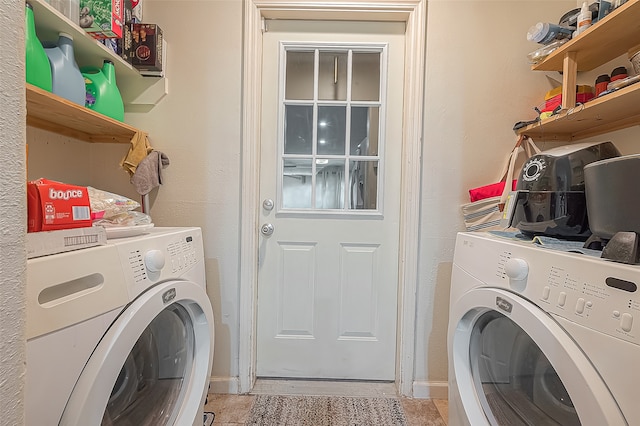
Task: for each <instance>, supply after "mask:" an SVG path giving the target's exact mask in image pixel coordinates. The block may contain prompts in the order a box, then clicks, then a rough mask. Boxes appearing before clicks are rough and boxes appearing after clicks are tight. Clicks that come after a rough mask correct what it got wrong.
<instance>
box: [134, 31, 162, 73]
mask: <svg viewBox="0 0 640 426" xmlns="http://www.w3.org/2000/svg"><path fill="white" fill-rule="evenodd" d="M131 35H132V38H133V43H132V49H133V57H132V64H133V66H134V67H135V68H137V69H138V70H146V71H162V29H161V28H160V27H159V26H158V25H156V24H136V23H133V24H131Z"/></svg>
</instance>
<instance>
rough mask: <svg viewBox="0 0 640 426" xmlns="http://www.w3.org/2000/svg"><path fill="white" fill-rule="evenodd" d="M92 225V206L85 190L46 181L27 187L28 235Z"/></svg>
mask: <svg viewBox="0 0 640 426" xmlns="http://www.w3.org/2000/svg"><path fill="white" fill-rule="evenodd" d="M91 225H92V221H91V204H90V201H89V193H88V191H87V188H86V187H84V186H75V185H68V184H65V183H61V182H56V181H52V180H47V179H38V180H35V181H31V182H28V183H27V232H39V231H53V230H57V229H70V228H82V227H87V226H91Z"/></svg>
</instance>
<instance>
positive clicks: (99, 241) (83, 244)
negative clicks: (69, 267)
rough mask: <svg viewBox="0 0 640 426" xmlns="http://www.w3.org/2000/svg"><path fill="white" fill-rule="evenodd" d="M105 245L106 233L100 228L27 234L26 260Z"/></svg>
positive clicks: (92, 227)
mask: <svg viewBox="0 0 640 426" xmlns="http://www.w3.org/2000/svg"><path fill="white" fill-rule="evenodd" d="M106 243H107V232H106V231H105V229H104V228H103V227H102V226H91V227H86V228H75V229H60V230H57V231H44V232H31V233H28V234H27V258H28V259H31V258H34V257H40V256H48V255H50V254H57V253H64V252H66V251H72V250H78V249H83V248H89V247H95V246H100V245H104V244H106Z"/></svg>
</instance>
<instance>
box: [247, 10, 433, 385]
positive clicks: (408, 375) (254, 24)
mask: <svg viewBox="0 0 640 426" xmlns="http://www.w3.org/2000/svg"><path fill="white" fill-rule="evenodd" d="M426 2H427V0H401V1H398V0H395V1H394V0H368V1H365V0H352V1H349V2H345V1H340V0H331V1H326V0H325V1H313V0H244V17H243V37H244V43H243V44H244V45H243V69H242V172H241V179H242V190H241V192H242V193H241V208H240V216H241V218H240V219H241V221H240V306H239V311H240V317H239V348H238V379H239V383H238V386H239V389H238V391H239V393H247V392H250V391H251V389H252V388H253V385H254V383H255V379H256V372H255V366H256V317H257V297H256V296H257V284H258V248H259V232H258V230H259V219H260V217H259V213H260V200H259V198H260V193H259V188H260V187H259V185H260V179H259V165H260V145H261V142H260V128H261V121H260V120H261V117H260V108H261V93H262V80H261V79H262V33H263V31H264V20H265V19H317V20H331V19H334V20H355V21H389V20H391V21H399V22H405V24H406V32H405V79H404V106H403V108H404V113H403V119H402V121H403V135H402V160H401V163H402V171H401V188H400V191H401V206H400V244H399V250H398V265H399V270H398V326H397V327H398V333H397V343H396V387H397V389H398V391H399V393H400V394H401V395H405V396H411V395H412V390H413V378H414V355H415V319H416V290H417V282H418V242H419V239H418V236H419V225H420V191H421V186H420V175H421V173H420V172H421V158H422V135H423V108H424V105H423V104H424V75H425V47H426V13H427V10H426V8H427V5H426Z"/></svg>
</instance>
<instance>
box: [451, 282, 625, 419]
mask: <svg viewBox="0 0 640 426" xmlns="http://www.w3.org/2000/svg"><path fill="white" fill-rule="evenodd" d="M450 321H452V323H451V324H452V325H455V331H454V332H453V335H452V336H453V338H452V341H451V342H450V343H449V344H450V345H451V347H450V351H451V353H452V355H453V371H454V374H455V380H456V382H457V386H458V390H459V393H460V400H461V403H462V406H463V409H464V411H465V413H466V416H467V418H468V420H469V421H470V422H471V424H473V425H481V424H491V425H536V426H537V425H562V426H571V425H580V424H584V425H613V424H616V425H626V424H627V422H626V421H625V419H624V417H623V416H622V413H621V412H620V409H619V407H618V405H617V403H616V402H615V400H614V398H613V396H612V395H611V393H610V392H609V390H608V388H607V386H606V385H605V383H604V382H603V380H602V378H601V377H600V375H599V374H598V373H597V371H596V370H595V368H594V367H593V366H592V364H591V363H590V361H589V360H588V359H587V358H586V356H585V355H584V353H583V352H582V351H581V350H580V348H579V347H578V346H577V345H576V344H575V343H574V341H573V340H572V339H571V337H570V336H568V335H567V333H566V332H565V331H564V330H563V329H562V328H561V327H560V326H559V325H558V324H557V323H556V322H555V321H554V320H553V319H552V318H551V317H550V316H549V315H548V314H546V313H545V312H544V311H542V310H540V309H539V308H538V307H537V306H535V305H533V304H532V303H530V302H528V301H527V300H526V299H523V298H522V297H520V296H518V295H515V294H513V293H510V292H508V291H504V290H499V289H490V288H479V289H474V290H471V291H469V292H467V293H465V294H464V295H463V296H462V297H461V298H460V299H459V300H458V301H457V302H456V303H455V304H454V305H453V307H452V312H451V313H450Z"/></svg>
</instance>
